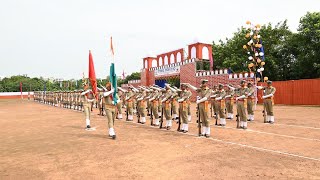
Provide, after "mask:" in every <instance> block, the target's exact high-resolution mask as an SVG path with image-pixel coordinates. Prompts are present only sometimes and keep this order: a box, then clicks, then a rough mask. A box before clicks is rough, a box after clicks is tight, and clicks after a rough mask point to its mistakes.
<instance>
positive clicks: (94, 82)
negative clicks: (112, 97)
mask: <svg viewBox="0 0 320 180" xmlns="http://www.w3.org/2000/svg"><path fill="white" fill-rule="evenodd" d="M89 80H90V83H91V86H92V91H93V93H94V95H96V94H97V78H96V72H95V71H94V64H93V58H92V54H91V51H89ZM96 97H97V96H96Z"/></svg>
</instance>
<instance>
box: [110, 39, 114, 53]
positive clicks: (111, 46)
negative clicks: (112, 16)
mask: <svg viewBox="0 0 320 180" xmlns="http://www.w3.org/2000/svg"><path fill="white" fill-rule="evenodd" d="M110 48H111V52H112V55H113V56H114V50H113V44H112V37H111V38H110Z"/></svg>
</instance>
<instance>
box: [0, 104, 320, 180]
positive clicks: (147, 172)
mask: <svg viewBox="0 0 320 180" xmlns="http://www.w3.org/2000/svg"><path fill="white" fill-rule="evenodd" d="M192 109H193V110H195V105H194V104H193V107H192ZM261 110H262V106H257V110H256V111H255V114H256V115H255V121H254V122H249V123H248V129H247V130H238V129H235V126H236V122H235V120H233V121H230V120H228V121H227V126H226V127H225V128H221V127H215V126H214V125H213V124H214V119H212V121H211V124H212V126H211V138H204V137H201V138H199V137H197V132H198V130H197V127H196V124H195V120H196V116H195V112H193V117H192V122H193V123H191V124H190V127H189V129H190V130H189V133H187V134H183V133H178V132H177V131H176V128H177V125H176V124H175V123H174V126H173V128H172V129H171V130H169V131H167V130H164V129H161V130H160V129H159V128H155V127H150V121H147V124H145V125H141V124H137V123H135V122H136V121H137V120H136V119H134V122H126V121H125V120H116V122H115V130H116V133H117V139H116V140H112V139H110V138H109V137H108V132H107V121H106V117H104V116H98V115H97V110H96V109H94V112H93V115H92V116H91V124H92V126H93V127H96V131H85V130H84V127H85V119H84V114H83V113H82V112H77V111H73V110H69V109H62V108H57V107H53V106H49V105H44V104H39V103H36V102H33V101H27V100H23V101H22V100H8V99H6V100H0V123H1V124H0V125H1V129H0V136H1V139H0V145H1V146H0V179H151V178H152V179H320V118H319V115H320V107H307V106H275V108H274V111H275V115H276V118H275V120H276V123H275V124H273V125H270V124H264V123H262V121H263V117H262V113H261ZM147 119H148V120H149V117H148V118H147Z"/></svg>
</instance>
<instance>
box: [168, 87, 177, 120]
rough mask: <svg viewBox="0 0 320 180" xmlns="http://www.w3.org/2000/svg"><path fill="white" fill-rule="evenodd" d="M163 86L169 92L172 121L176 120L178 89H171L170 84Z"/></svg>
mask: <svg viewBox="0 0 320 180" xmlns="http://www.w3.org/2000/svg"><path fill="white" fill-rule="evenodd" d="M165 86H166V87H167V88H169V89H170V90H171V97H169V99H170V101H171V111H172V120H178V119H179V117H178V111H177V108H178V96H179V94H178V89H176V88H172V87H171V86H170V84H165Z"/></svg>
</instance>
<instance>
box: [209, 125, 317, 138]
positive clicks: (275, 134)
mask: <svg viewBox="0 0 320 180" xmlns="http://www.w3.org/2000/svg"><path fill="white" fill-rule="evenodd" d="M211 126H212V127H216V128H221V129H224V128H225V129H234V130H239V131H243V132H251V133H258V134H269V135H274V136H282V137H288V138H294V139H303V140H309V141H319V142H320V139H313V138H304V137H297V136H290V135H284V134H277V133H270V132H263V131H256V130H252V129H246V130H243V129H237V128H232V127H226V126H225V127H221V126H215V125H211Z"/></svg>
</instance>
